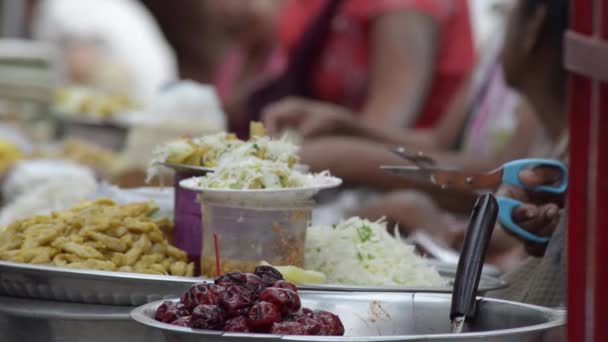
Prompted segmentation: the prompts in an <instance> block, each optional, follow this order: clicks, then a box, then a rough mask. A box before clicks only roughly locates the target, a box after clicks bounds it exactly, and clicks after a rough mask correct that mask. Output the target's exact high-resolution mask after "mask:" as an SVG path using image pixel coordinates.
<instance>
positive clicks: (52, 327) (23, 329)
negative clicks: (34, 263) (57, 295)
mask: <svg viewBox="0 0 608 342" xmlns="http://www.w3.org/2000/svg"><path fill="white" fill-rule="evenodd" d="M131 310H133V307H130V306H109V305H90V304H77V303H61V302H55V301H47V300H36V299H24V298H13V297H1V296H0V341H10V342H66V341H87V342H106V341H129V342H161V341H163V338H162V336H161V334H160V332H159V331H155V330H154V329H151V328H147V327H145V326H143V325H141V324H137V323H136V322H135V321H133V320H132V319H131V318H130V317H129V312H130V311H131Z"/></svg>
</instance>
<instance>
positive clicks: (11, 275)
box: [0, 261, 203, 306]
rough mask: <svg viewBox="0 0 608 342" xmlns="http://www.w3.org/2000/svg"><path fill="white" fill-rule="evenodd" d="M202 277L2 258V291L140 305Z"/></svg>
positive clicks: (171, 294)
mask: <svg viewBox="0 0 608 342" xmlns="http://www.w3.org/2000/svg"><path fill="white" fill-rule="evenodd" d="M201 281H203V279H201V278H191V277H174V276H160V275H149V274H139V273H124V272H108V271H93V270H75V269H69V268H61V267H53V266H41V265H29V264H21V263H14V262H7V261H0V295H7V296H16V297H26V298H38V299H51V300H58V301H65V302H77V303H87V304H108V305H126V306H137V305H141V304H144V303H148V302H150V301H153V300H158V299H163V298H170V297H176V296H180V295H181V294H182V293H183V292H185V291H186V290H187V289H188V288H189V287H190V285H192V284H193V283H197V282H201Z"/></svg>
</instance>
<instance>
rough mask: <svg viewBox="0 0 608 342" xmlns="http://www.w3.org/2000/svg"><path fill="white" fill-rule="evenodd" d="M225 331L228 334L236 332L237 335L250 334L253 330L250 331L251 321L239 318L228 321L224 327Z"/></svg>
mask: <svg viewBox="0 0 608 342" xmlns="http://www.w3.org/2000/svg"><path fill="white" fill-rule="evenodd" d="M224 331H226V332H236V333H248V332H250V331H251V330H250V329H249V319H248V318H247V317H243V316H239V317H235V318H232V319H229V320H227V321H226V325H224Z"/></svg>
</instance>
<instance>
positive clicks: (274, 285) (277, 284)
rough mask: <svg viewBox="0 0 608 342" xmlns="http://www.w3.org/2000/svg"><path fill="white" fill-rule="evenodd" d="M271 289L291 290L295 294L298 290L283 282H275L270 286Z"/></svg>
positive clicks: (292, 285)
mask: <svg viewBox="0 0 608 342" xmlns="http://www.w3.org/2000/svg"><path fill="white" fill-rule="evenodd" d="M272 287H278V288H280V289H287V290H291V291H293V292H295V293H298V288H297V286H295V285H294V284H292V283H290V282H288V281H285V280H279V281H277V282H275V283H274V284H272Z"/></svg>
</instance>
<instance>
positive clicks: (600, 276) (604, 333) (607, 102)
mask: <svg viewBox="0 0 608 342" xmlns="http://www.w3.org/2000/svg"><path fill="white" fill-rule="evenodd" d="M598 16H599V20H600V21H601V23H600V25H599V27H600V34H599V36H600V38H601V39H602V40H603V42H605V43H606V44H608V0H603V1H602V3H601V4H600V11H599V15H598ZM607 58H608V56H606V57H604V62H605V63H608V60H607ZM599 87H600V89H599V100H598V102H599V103H598V105H599V108H598V110H596V111H595V112H594V114H595V115H596V117H595V120H594V122H597V130H598V131H597V136H596V141H595V142H592V143H594V144H595V147H596V149H597V152H596V153H597V154H596V161H597V164H596V169H595V176H596V178H595V189H592V190H595V200H596V204H595V213H594V214H595V239H594V242H595V262H594V266H595V269H594V272H595V287H594V290H595V291H594V292H595V296H594V301H593V305H594V306H595V309H594V322H595V324H594V332H593V335H594V338H595V340H594V341H596V342H599V341H603V342H605V341H608V326H606V325H607V323H608V293H607V292H606V291H607V290H608V215H607V214H606V211H607V210H608V80H604V82H603V83H601V84H600V85H599Z"/></svg>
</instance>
